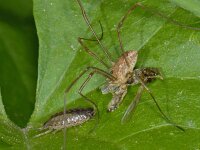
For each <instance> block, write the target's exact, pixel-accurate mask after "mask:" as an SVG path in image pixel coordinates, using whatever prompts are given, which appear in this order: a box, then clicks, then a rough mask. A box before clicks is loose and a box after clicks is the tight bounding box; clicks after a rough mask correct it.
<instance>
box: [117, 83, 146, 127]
mask: <svg viewBox="0 0 200 150" xmlns="http://www.w3.org/2000/svg"><path fill="white" fill-rule="evenodd" d="M143 90H144V86H140V87H139V89H138V91H137V94H136V96H135V98H134V100H133V101H132V102H131V104H130V105H129V106H128V108H127V109H126V112H125V113H124V115H123V117H122V120H121V123H124V122H126V121H128V120H129V119H130V118H131V116H132V115H133V113H134V111H135V109H136V107H137V104H138V103H139V101H140V98H141V96H142V92H143Z"/></svg>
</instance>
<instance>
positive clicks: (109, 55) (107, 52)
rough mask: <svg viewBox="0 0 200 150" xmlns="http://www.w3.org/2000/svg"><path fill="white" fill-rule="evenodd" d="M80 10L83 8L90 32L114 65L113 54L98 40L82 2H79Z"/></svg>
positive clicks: (78, 0)
mask: <svg viewBox="0 0 200 150" xmlns="http://www.w3.org/2000/svg"><path fill="white" fill-rule="evenodd" d="M77 2H78V4H79V6H80V8H81V11H82V15H83V18H84V20H85V22H86V23H87V25H88V27H89V28H90V30H91V31H92V34H93V35H94V37H95V38H96V39H97V42H98V43H99V45H100V47H101V48H102V50H103V52H104V53H105V55H106V57H107V58H108V60H109V61H110V62H111V63H112V60H113V58H112V57H111V54H110V53H109V51H108V50H107V49H106V48H105V47H104V46H103V44H102V43H101V41H100V40H99V39H98V36H97V34H96V32H95V31H94V29H93V27H92V26H91V23H90V21H89V19H88V17H87V15H86V12H85V10H84V8H83V6H82V4H81V2H80V0H77Z"/></svg>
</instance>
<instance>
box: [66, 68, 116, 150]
mask: <svg viewBox="0 0 200 150" xmlns="http://www.w3.org/2000/svg"><path fill="white" fill-rule="evenodd" d="M89 70H92V71H95V72H96V73H98V74H101V75H102V76H104V77H106V78H108V79H110V80H115V79H116V78H115V77H114V76H112V75H111V74H109V73H107V72H106V71H104V70H101V69H99V68H96V67H87V68H86V69H85V70H84V71H82V72H81V73H80V75H79V76H78V77H77V78H76V79H74V80H73V81H72V83H71V84H70V85H69V86H68V88H67V89H66V90H65V94H64V117H65V115H66V95H67V93H68V92H69V90H70V89H71V88H72V87H73V85H75V83H76V82H77V81H78V80H79V79H80V78H81V77H82V76H83V75H84V74H85V73H87V72H88V71H89ZM93 106H95V105H93ZM64 126H65V120H64ZM65 142H66V127H65V128H64V143H63V148H64V149H66V143H65Z"/></svg>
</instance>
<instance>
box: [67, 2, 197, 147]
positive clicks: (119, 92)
mask: <svg viewBox="0 0 200 150" xmlns="http://www.w3.org/2000/svg"><path fill="white" fill-rule="evenodd" d="M77 2H78V4H79V6H80V8H81V11H82V15H83V18H84V20H85V22H86V24H87V25H88V27H89V28H90V30H91V32H92V33H93V36H94V37H95V40H91V39H85V38H81V37H79V38H78V42H79V43H80V44H81V46H82V47H83V49H84V50H85V51H86V52H87V53H88V54H89V55H91V56H92V57H94V58H95V59H96V60H97V61H99V62H100V63H101V64H102V65H103V66H104V67H106V68H107V70H109V71H108V72H107V71H104V70H102V69H99V68H96V67H91V66H90V67H87V68H86V69H85V70H84V71H82V72H81V73H80V75H79V76H78V77H77V78H76V79H75V80H74V81H72V83H71V84H70V85H69V86H68V88H67V89H66V90H65V96H64V97H65V98H64V115H67V113H66V95H67V93H68V92H69V91H70V89H71V88H72V86H73V85H74V84H75V83H76V82H77V81H78V80H79V79H80V78H81V77H82V76H83V75H84V74H85V73H89V76H88V77H87V78H86V80H85V81H84V82H83V84H82V85H81V86H80V88H79V90H78V93H79V94H80V96H81V97H83V98H84V99H85V100H86V101H88V102H90V103H91V104H92V105H93V106H94V109H95V111H97V115H98V116H99V111H98V107H97V105H96V104H95V103H94V102H93V101H91V100H90V99H89V98H88V97H86V96H85V95H83V94H82V91H83V89H84V87H85V86H86V85H87V83H88V82H89V81H90V79H91V78H92V77H93V75H94V74H100V75H102V76H104V77H106V79H107V84H106V85H104V86H103V87H101V91H102V93H103V94H107V93H112V95H113V98H112V100H111V101H110V103H109V104H108V111H110V112H112V111H114V110H115V109H116V108H118V106H119V104H120V103H121V102H122V101H123V99H124V96H125V95H126V93H127V88H128V86H133V85H136V84H140V87H139V88H138V91H137V94H136V96H135V98H134V100H133V101H132V102H131V104H130V105H129V107H128V108H127V110H126V112H125V113H124V116H123V118H122V122H124V121H126V120H127V119H128V118H129V117H130V116H131V114H133V111H134V110H135V108H136V106H137V104H138V102H139V100H140V97H141V95H142V92H143V90H144V89H145V90H146V91H148V93H149V94H150V95H151V97H152V99H153V101H154V102H155V104H156V106H157V107H158V109H159V111H160V113H161V114H162V116H163V117H164V118H165V119H166V120H167V121H168V122H169V123H171V124H172V125H174V126H175V127H177V128H178V129H180V130H182V131H184V129H183V128H182V127H180V126H178V125H176V124H175V123H173V122H172V121H171V120H170V119H169V118H168V117H167V116H166V115H165V114H164V113H163V111H162V110H161V108H160V106H159V105H158V103H157V102H156V100H155V98H154V96H153V95H152V93H151V91H150V90H149V89H148V87H147V86H146V84H147V83H149V82H151V81H152V80H154V79H156V78H160V79H163V78H162V75H161V73H160V71H159V70H158V69H157V68H141V69H135V68H134V67H135V64H136V62H137V56H138V53H137V51H126V52H125V51H124V48H123V44H122V40H121V36H120V28H121V27H122V25H123V23H124V21H125V20H126V18H127V16H128V15H129V14H130V13H131V12H132V11H133V10H134V9H135V8H137V7H140V8H142V9H145V10H147V11H149V12H151V13H153V14H155V15H158V16H161V17H163V18H165V19H168V21H170V22H172V23H173V24H175V25H178V26H181V27H183V28H188V29H193V30H200V29H199V28H194V27H189V26H186V25H184V24H181V23H179V22H177V21H175V20H172V19H170V20H169V18H168V17H166V16H165V15H162V14H160V13H157V12H154V11H152V10H151V9H149V8H148V7H144V6H143V5H142V4H140V3H136V4H135V5H133V6H132V7H131V8H130V9H129V10H128V11H127V13H126V14H125V15H124V16H123V17H122V18H121V20H120V22H119V23H118V26H117V34H118V40H119V43H120V50H121V52H122V55H121V57H119V59H118V60H117V61H115V62H113V61H112V60H113V59H112V57H111V54H110V53H109V52H108V51H107V49H106V48H105V47H104V45H103V44H102V43H101V41H100V40H101V38H102V37H101V38H98V36H97V34H96V32H95V31H94V29H93V27H92V26H91V23H90V21H89V19H88V17H87V15H86V12H85V10H84V8H83V6H82V4H81V2H80V0H77ZM100 25H101V24H100ZM101 28H102V26H101ZM102 36H103V31H102ZM83 40H89V41H96V42H98V44H99V46H100V47H101V48H102V50H103V52H104V53H105V56H106V58H107V59H108V60H109V61H110V62H111V65H108V64H107V63H105V62H104V61H103V59H102V58H100V57H99V56H98V55H97V54H95V53H94V52H93V51H91V50H90V49H89V48H88V47H87V46H86V45H85V44H84V43H83ZM66 123H67V122H66V121H64V127H65V128H64V129H65V130H64V149H65V148H66V145H65V144H66Z"/></svg>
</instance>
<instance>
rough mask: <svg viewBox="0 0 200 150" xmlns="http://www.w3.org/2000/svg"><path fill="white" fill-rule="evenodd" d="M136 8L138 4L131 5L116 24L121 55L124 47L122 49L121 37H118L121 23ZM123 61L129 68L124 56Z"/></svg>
mask: <svg viewBox="0 0 200 150" xmlns="http://www.w3.org/2000/svg"><path fill="white" fill-rule="evenodd" d="M138 6H140V5H138V3H136V4H135V5H133V6H132V7H131V8H130V9H129V10H128V11H127V12H126V14H125V15H124V16H123V17H122V18H121V20H120V22H119V23H118V26H117V35H118V40H119V44H120V49H121V53H122V54H124V52H125V51H124V47H123V44H122V39H121V35H120V29H121V27H122V26H123V23H124V21H125V20H126V18H127V17H128V15H129V14H130V13H131V12H132V11H133V10H134V9H135V8H137V7H138ZM124 59H125V61H126V64H127V65H128V66H130V64H129V63H128V61H127V59H126V57H125V56H124Z"/></svg>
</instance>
